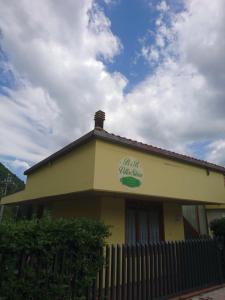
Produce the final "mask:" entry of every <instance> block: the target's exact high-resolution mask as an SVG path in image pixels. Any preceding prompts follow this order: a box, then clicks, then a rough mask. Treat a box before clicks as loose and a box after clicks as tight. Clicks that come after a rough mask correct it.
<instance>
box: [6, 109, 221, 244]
mask: <svg viewBox="0 0 225 300" xmlns="http://www.w3.org/2000/svg"><path fill="white" fill-rule="evenodd" d="M104 120H105V114H104V112H102V111H98V112H97V113H96V114H95V128H94V130H92V131H91V132H89V133H87V134H86V135H84V136H82V137H81V138H79V139H78V140H76V141H74V142H72V143H71V144H69V145H68V146H66V147H64V148H63V149H61V150H59V151H58V152H56V153H54V154H52V155H51V156H49V157H48V158H46V159H44V160H42V161H41V162H39V163H37V164H36V165H34V166H33V167H31V168H30V169H28V170H27V171H26V172H25V175H27V176H28V177H27V183H26V188H25V190H24V191H22V192H18V193H16V194H13V195H10V196H7V197H4V198H2V200H1V204H3V205H13V204H14V205H15V204H18V203H22V204H23V205H24V204H27V207H31V205H32V207H33V211H36V213H37V214H38V215H41V214H42V210H43V208H48V209H51V212H52V215H53V216H54V217H87V218H95V219H99V220H102V221H104V222H105V223H106V224H109V225H111V226H112V229H111V231H112V235H111V237H110V241H109V242H113V243H124V242H127V243H135V242H149V241H159V240H181V239H184V225H183V217H182V205H206V204H207V205H212V204H213V205H218V204H224V203H225V186H224V174H225V168H223V167H221V166H217V165H214V164H211V163H208V162H205V161H201V160H198V159H195V158H191V157H188V156H185V155H181V154H177V153H174V152H171V151H167V150H163V149H160V148H157V147H153V146H150V145H147V144H143V143H140V142H136V141H133V140H130V139H127V138H123V137H120V136H116V135H113V134H110V133H108V132H107V131H105V130H104V129H103V123H104Z"/></svg>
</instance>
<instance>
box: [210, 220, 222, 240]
mask: <svg viewBox="0 0 225 300" xmlns="http://www.w3.org/2000/svg"><path fill="white" fill-rule="evenodd" d="M210 229H211V231H212V232H213V235H214V236H225V218H221V219H216V220H213V221H212V222H211V223H210Z"/></svg>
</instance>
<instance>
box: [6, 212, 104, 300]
mask: <svg viewBox="0 0 225 300" xmlns="http://www.w3.org/2000/svg"><path fill="white" fill-rule="evenodd" d="M108 235H109V228H108V227H107V226H105V225H104V224H103V223H101V222H98V221H90V220H85V219H56V220H52V219H50V218H44V219H42V220H41V221H38V220H31V221H25V220H24V221H20V222H17V223H13V222H4V223H3V224H0V299H1V300H6V299H7V300H11V299H12V300H14V299H17V300H22V299H23V300H24V299H26V300H39V299H40V300H51V299H54V300H57V299H58V300H67V299H85V293H86V291H87V287H88V286H90V284H91V282H92V281H93V279H94V278H95V276H96V273H97V271H98V269H99V267H100V266H101V265H102V263H103V258H102V255H101V254H100V252H99V249H100V248H101V247H102V246H103V244H104V240H105V238H106V237H107V236H108Z"/></svg>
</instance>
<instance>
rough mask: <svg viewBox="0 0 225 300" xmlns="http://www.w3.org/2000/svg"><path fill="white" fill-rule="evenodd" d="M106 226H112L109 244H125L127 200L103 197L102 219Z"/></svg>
mask: <svg viewBox="0 0 225 300" xmlns="http://www.w3.org/2000/svg"><path fill="white" fill-rule="evenodd" d="M100 219H101V220H102V221H103V222H104V223H105V224H106V225H111V226H112V227H111V229H110V231H111V233H112V235H111V237H110V238H109V239H108V242H109V243H114V244H116V243H119V244H121V243H124V242H125V199H123V198H116V197H103V198H102V199H101V217H100Z"/></svg>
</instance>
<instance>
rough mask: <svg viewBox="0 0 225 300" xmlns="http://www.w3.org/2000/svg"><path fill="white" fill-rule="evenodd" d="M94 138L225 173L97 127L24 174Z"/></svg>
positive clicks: (215, 167)
mask: <svg viewBox="0 0 225 300" xmlns="http://www.w3.org/2000/svg"><path fill="white" fill-rule="evenodd" d="M92 139H101V140H105V141H108V142H111V143H116V144H120V145H124V146H126V147H131V148H135V149H137V150H140V151H144V152H147V153H151V154H154V155H157V156H162V157H166V158H169V159H172V160H176V161H180V162H183V163H187V164H191V165H196V166H199V167H202V168H205V169H208V170H213V171H217V172H220V173H223V174H225V167H222V166H218V165H216V164H213V163H209V162H207V161H204V160H200V159H197V158H193V157H190V156H187V155H183V154H179V153H176V152H173V151H169V150H165V149H162V148H158V147H155V146H152V145H148V144H144V143H141V142H137V141H134V140H131V139H127V138H125V137H121V136H119V135H114V134H112V133H108V132H107V131H105V130H97V129H94V130H92V131H90V132H89V133H87V134H86V135H84V136H82V137H81V138H79V139H77V140H75V141H74V142H72V143H71V144H69V145H67V146H66V147H64V148H62V149H61V150H59V151H57V152H55V153H54V154H52V155H50V156H49V157H47V158H45V159H44V160H42V161H40V162H39V163H37V164H36V165H34V166H33V167H31V168H30V169H28V170H26V171H25V172H24V174H25V175H28V174H31V173H33V172H34V171H35V170H37V169H39V168H40V167H41V166H43V165H46V164H47V163H49V162H51V161H53V160H55V159H57V158H59V157H61V156H63V155H64V154H66V153H68V152H70V151H72V150H74V149H75V148H76V147H78V146H80V145H82V144H84V143H86V142H88V141H90V140H92Z"/></svg>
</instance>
